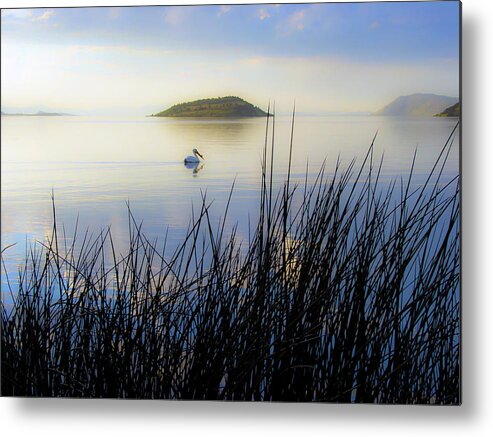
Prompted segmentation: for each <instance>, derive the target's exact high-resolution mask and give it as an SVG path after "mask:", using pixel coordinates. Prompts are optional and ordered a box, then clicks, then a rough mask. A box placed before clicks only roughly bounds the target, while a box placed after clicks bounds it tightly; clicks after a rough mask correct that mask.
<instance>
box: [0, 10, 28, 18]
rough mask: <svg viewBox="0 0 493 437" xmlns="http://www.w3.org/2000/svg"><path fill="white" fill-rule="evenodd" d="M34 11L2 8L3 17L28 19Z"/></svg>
mask: <svg viewBox="0 0 493 437" xmlns="http://www.w3.org/2000/svg"><path fill="white" fill-rule="evenodd" d="M32 15H33V13H32V11H31V10H30V9H2V19H7V18H13V19H21V20H22V19H26V18H30V17H32Z"/></svg>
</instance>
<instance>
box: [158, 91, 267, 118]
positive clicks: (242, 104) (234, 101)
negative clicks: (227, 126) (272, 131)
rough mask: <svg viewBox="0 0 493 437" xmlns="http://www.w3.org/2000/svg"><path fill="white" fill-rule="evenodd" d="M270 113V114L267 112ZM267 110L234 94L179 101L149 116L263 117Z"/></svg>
mask: <svg viewBox="0 0 493 437" xmlns="http://www.w3.org/2000/svg"><path fill="white" fill-rule="evenodd" d="M269 115H271V114H269ZM265 116H267V112H265V111H262V109H260V108H259V107H257V106H254V105H252V104H251V103H249V102H247V101H245V100H243V99H241V98H239V97H235V96H228V97H218V98H213V99H202V100H195V101H193V102H186V103H179V104H177V105H174V106H172V107H171V108H168V109H166V110H164V111H161V112H158V113H157V114H152V115H151V117H218V118H219V117H265Z"/></svg>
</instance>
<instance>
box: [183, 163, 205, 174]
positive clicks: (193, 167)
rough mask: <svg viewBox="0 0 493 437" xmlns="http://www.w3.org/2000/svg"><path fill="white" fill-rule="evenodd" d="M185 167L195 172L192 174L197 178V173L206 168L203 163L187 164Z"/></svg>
mask: <svg viewBox="0 0 493 437" xmlns="http://www.w3.org/2000/svg"><path fill="white" fill-rule="evenodd" d="M185 167H186V168H188V169H190V170H193V171H192V174H193V175H194V176H197V173H198V172H199V171H200V170H202V169H203V168H204V164H202V163H201V162H185Z"/></svg>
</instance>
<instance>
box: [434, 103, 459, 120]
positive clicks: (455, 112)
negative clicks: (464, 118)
mask: <svg viewBox="0 0 493 437" xmlns="http://www.w3.org/2000/svg"><path fill="white" fill-rule="evenodd" d="M435 117H460V102H457V103H456V104H455V105H452V106H449V107H448V108H447V109H445V110H444V111H442V112H440V113H439V114H435Z"/></svg>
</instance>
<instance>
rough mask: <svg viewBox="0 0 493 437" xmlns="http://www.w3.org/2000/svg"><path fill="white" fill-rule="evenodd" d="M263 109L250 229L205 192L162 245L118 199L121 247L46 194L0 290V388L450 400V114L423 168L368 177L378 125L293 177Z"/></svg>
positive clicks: (453, 390) (456, 392) (455, 346)
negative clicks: (279, 164) (402, 176)
mask: <svg viewBox="0 0 493 437" xmlns="http://www.w3.org/2000/svg"><path fill="white" fill-rule="evenodd" d="M270 109H271V108H270V106H269V109H268V113H270ZM294 121H295V118H294V111H293V124H292V129H293V128H294ZM269 123H272V125H271V126H269ZM274 123H275V117H268V118H267V125H266V135H265V145H264V152H263V157H262V165H261V180H260V208H259V210H260V212H259V215H258V219H257V221H256V223H255V225H252V226H251V229H252V232H251V234H250V235H249V238H248V241H246V242H245V241H243V242H241V241H239V238H238V237H237V236H236V229H235V228H233V229H231V230H226V225H225V223H226V216H227V213H228V208H229V202H228V207H226V210H225V212H224V219H222V220H221V223H220V224H219V226H214V225H213V224H212V220H211V217H210V203H209V202H208V200H207V196H206V195H205V194H204V195H203V197H202V200H203V201H202V204H201V207H200V210H199V211H198V213H196V214H195V217H194V219H193V222H192V225H191V226H190V228H189V230H188V233H187V236H186V238H184V240H183V242H182V243H181V244H180V246H179V247H177V248H176V250H175V251H174V254H173V255H172V256H171V257H167V258H166V257H165V256H164V253H165V248H166V240H165V241H164V244H163V245H162V247H161V246H159V245H158V244H157V243H156V242H151V241H149V240H148V239H147V238H146V236H145V235H144V233H143V232H142V229H141V225H140V224H138V223H137V221H136V220H135V219H134V217H133V215H132V213H131V211H130V208H129V241H130V243H129V247H128V250H127V251H126V253H125V254H124V255H118V254H117V252H116V250H115V248H114V244H113V240H112V236H111V232H110V230H109V229H108V230H105V231H104V232H101V233H100V234H99V235H98V236H97V237H96V238H92V239H91V238H89V236H88V233H87V232H86V233H85V234H83V235H82V236H80V235H78V232H77V230H76V232H75V235H73V236H72V238H71V239H70V240H68V239H67V238H65V236H63V235H62V236H61V235H59V229H58V227H57V221H56V210H55V207H53V230H52V233H51V237H50V239H49V240H48V242H46V243H38V244H36V245H33V246H32V247H31V248H30V249H29V253H28V254H27V256H26V260H25V265H24V266H23V268H22V269H20V271H19V276H18V281H17V284H16V285H15V287H14V286H12V287H11V288H12V290H11V291H12V298H11V299H12V302H11V303H9V304H8V305H7V304H6V302H2V321H1V322H2V324H1V329H2V333H1V341H2V344H1V346H2V350H1V364H2V368H1V372H2V373H1V377H2V378H1V389H2V395H3V396H45V397H54V396H56V397H94V398H100V397H105V398H146V399H210V400H241V401H243V400H248V401H300V402H304V401H318V402H353V403H362V402H364V403H400V404H421V403H424V404H458V403H460V341H459V334H460V318H459V315H460V299H459V297H460V296H459V291H460V290H459V288H460V238H459V214H460V203H459V200H460V195H459V194H460V189H459V187H460V186H459V177H458V176H457V177H455V178H453V179H452V180H448V181H444V180H443V179H444V178H443V168H444V164H445V162H446V159H447V157H448V154H449V152H450V148H451V145H452V139H453V135H454V134H455V131H456V130H457V128H458V126H456V128H455V129H454V132H452V133H451V135H450V138H449V139H448V140H447V142H446V144H445V145H444V147H443V150H442V152H441V153H440V156H438V157H437V161H436V164H435V166H434V167H433V168H432V169H430V174H429V176H428V178H427V179H426V181H425V182H424V183H422V184H419V185H415V184H414V185H413V183H412V178H413V175H412V173H413V169H412V167H413V166H411V169H410V173H409V175H408V177H406V180H404V181H394V182H392V183H390V184H388V183H387V184H385V183H383V182H381V181H380V170H381V163H380V164H378V165H375V164H374V157H373V154H374V153H373V142H372V144H371V146H370V147H369V150H368V153H367V155H366V157H365V159H364V162H362V163H360V164H359V165H358V166H356V162H355V161H353V162H352V163H351V164H350V165H349V167H348V168H347V169H345V170H341V165H340V163H337V164H336V165H335V169H334V171H333V172H332V173H331V174H330V175H327V174H326V171H325V165H323V166H322V167H321V169H320V172H319V173H318V175H317V176H316V178H315V180H314V181H309V180H308V176H307V178H306V180H305V183H304V184H303V183H300V184H295V183H293V181H292V178H291V156H292V155H291V151H292V147H293V144H292V137H291V143H290V145H289V147H290V153H289V165H288V171H287V174H286V181H285V183H284V186H283V187H282V188H281V189H279V190H276V189H274V188H273V182H272V173H273V161H274V156H275V150H274V142H275V141H274V132H275V126H274ZM373 141H375V138H374V140H373ZM416 187H417V188H416ZM231 196H234V189H232V190H231V194H230V199H231ZM53 205H55V202H53ZM68 241H70V243H68ZM4 285H5V286H6V287H10V284H4ZM14 288H15V289H14Z"/></svg>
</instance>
